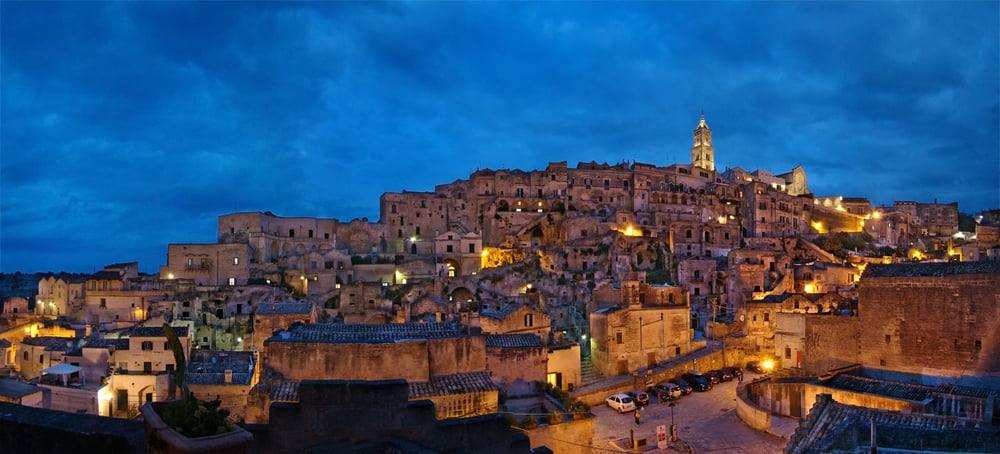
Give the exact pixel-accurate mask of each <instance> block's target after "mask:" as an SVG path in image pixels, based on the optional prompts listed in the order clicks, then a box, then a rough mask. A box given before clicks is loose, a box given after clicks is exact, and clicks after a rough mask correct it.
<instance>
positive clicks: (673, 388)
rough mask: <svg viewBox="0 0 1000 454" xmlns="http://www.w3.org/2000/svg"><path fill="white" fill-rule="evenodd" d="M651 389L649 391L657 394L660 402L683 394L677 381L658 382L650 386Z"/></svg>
mask: <svg viewBox="0 0 1000 454" xmlns="http://www.w3.org/2000/svg"><path fill="white" fill-rule="evenodd" d="M649 389H650V391H649V393H650V394H652V395H654V396H656V398H657V399H658V400H659V401H660V402H666V401H668V400H672V399H676V398H678V397H681V394H683V391H681V387H680V386H677V385H676V384H675V383H672V382H669V381H664V382H660V383H657V384H655V385H653V386H650V387H649Z"/></svg>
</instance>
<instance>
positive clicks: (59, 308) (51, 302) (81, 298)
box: [35, 275, 86, 316]
mask: <svg viewBox="0 0 1000 454" xmlns="http://www.w3.org/2000/svg"><path fill="white" fill-rule="evenodd" d="M85 284H86V278H85V277H84V276H78V275H49V276H46V277H44V278H42V279H40V280H39V281H38V295H37V296H36V297H35V314H38V315H55V316H60V315H69V314H71V313H72V312H75V310H76V309H78V308H80V307H82V306H83V304H84V303H85V302H86V299H85V290H84V289H85Z"/></svg>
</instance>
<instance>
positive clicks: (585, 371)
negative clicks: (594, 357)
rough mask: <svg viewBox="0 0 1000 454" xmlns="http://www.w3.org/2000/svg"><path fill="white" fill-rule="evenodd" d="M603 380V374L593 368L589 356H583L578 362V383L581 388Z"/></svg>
mask: <svg viewBox="0 0 1000 454" xmlns="http://www.w3.org/2000/svg"><path fill="white" fill-rule="evenodd" d="M601 380H604V374H602V373H601V372H600V371H598V370H597V369H596V368H595V367H594V363H593V362H591V361H590V357H589V356H584V357H583V358H582V359H581V360H580V382H581V383H582V384H583V386H587V385H592V384H594V383H598V382H600V381H601Z"/></svg>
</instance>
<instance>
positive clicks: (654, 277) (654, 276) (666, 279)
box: [646, 269, 670, 285]
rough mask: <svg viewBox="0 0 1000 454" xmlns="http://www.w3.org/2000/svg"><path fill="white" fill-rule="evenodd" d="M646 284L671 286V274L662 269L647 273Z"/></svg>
mask: <svg viewBox="0 0 1000 454" xmlns="http://www.w3.org/2000/svg"><path fill="white" fill-rule="evenodd" d="M646 282H647V283H649V284H657V285H662V284H669V283H670V272H668V271H666V270H661V269H655V270H652V271H646Z"/></svg>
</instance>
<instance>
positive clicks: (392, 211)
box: [389, 203, 396, 213]
mask: <svg viewBox="0 0 1000 454" xmlns="http://www.w3.org/2000/svg"><path fill="white" fill-rule="evenodd" d="M389 212H390V213H396V204H395V203H394V204H392V205H390V206H389Z"/></svg>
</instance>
